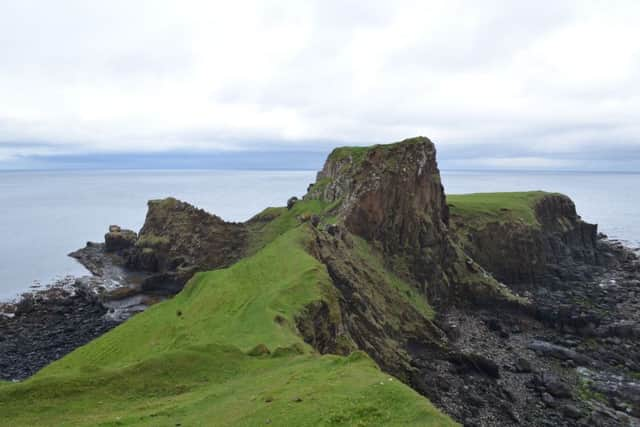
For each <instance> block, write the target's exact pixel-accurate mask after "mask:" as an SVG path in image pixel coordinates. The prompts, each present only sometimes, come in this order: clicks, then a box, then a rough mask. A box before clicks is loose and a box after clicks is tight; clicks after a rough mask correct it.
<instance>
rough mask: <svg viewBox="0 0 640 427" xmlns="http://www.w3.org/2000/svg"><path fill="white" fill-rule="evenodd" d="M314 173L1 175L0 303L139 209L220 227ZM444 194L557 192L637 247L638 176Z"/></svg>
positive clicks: (449, 174)
mask: <svg viewBox="0 0 640 427" xmlns="http://www.w3.org/2000/svg"><path fill="white" fill-rule="evenodd" d="M314 179H315V171H210V170H207V171H205V170H188V171H179V170H166V171H164V170H163V171H158V170H155V171H149V170H129V171H17V172H13V171H12V172H0V236H2V238H0V300H7V299H11V298H13V297H15V296H16V295H19V294H20V293H22V292H24V291H26V290H28V289H29V288H30V287H31V286H32V285H34V283H35V284H38V283H40V284H47V283H50V282H52V281H53V280H55V279H58V278H61V277H64V276H66V275H81V274H86V273H87V272H86V271H85V270H84V269H83V267H82V266H80V264H78V263H77V262H76V261H75V260H73V259H72V258H70V257H68V256H66V254H67V253H69V252H71V251H73V250H75V249H78V248H80V247H82V246H84V245H85V243H86V242H87V241H102V239H103V236H104V233H105V232H106V230H107V227H108V225H109V224H118V225H120V226H122V227H126V228H131V229H133V230H136V231H137V230H138V229H139V228H140V227H141V226H142V224H143V222H144V216H145V213H146V201H147V200H149V199H157V198H162V197H168V196H173V197H177V198H179V199H181V200H185V201H188V202H189V203H192V204H194V205H196V206H198V207H201V208H203V209H206V210H207V211H209V212H211V213H215V214H216V215H218V216H220V217H222V218H224V219H225V220H228V221H244V220H247V219H249V218H250V217H251V216H253V215H254V214H256V213H258V212H259V211H261V210H262V209H263V208H264V207H267V206H282V205H284V204H286V201H287V199H288V198H289V197H291V196H294V195H297V196H301V195H302V194H304V193H305V192H306V189H307V186H308V185H309V183H311V182H313V181H314ZM442 179H443V183H444V185H445V191H446V192H447V193H449V194H454V193H469V192H480V191H520V190H547V191H558V192H562V193H565V194H567V195H569V196H571V197H572V198H573V199H574V201H575V202H576V204H577V206H578V210H579V213H580V214H581V215H582V216H583V218H584V219H585V220H587V221H590V222H594V223H598V224H600V229H601V231H603V232H604V233H607V234H608V235H609V236H610V237H612V238H617V239H620V240H624V241H625V242H626V243H627V244H628V245H630V246H632V247H638V246H640V198H639V196H638V193H640V191H639V189H640V174H613V173H612V174H604V173H546V172H536V173H533V172H517V173H514V172H461V171H443V172H442Z"/></svg>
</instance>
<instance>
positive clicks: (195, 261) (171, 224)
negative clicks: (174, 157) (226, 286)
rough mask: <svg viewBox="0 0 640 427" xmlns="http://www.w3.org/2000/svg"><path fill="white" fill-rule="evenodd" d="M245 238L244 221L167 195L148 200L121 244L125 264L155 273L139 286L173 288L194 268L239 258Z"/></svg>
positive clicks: (200, 268) (218, 265) (175, 288)
mask: <svg viewBox="0 0 640 427" xmlns="http://www.w3.org/2000/svg"><path fill="white" fill-rule="evenodd" d="M246 244H247V231H246V229H245V226H244V224H238V223H229V222H225V221H224V220H222V219H221V218H219V217H217V216H215V215H211V214H209V213H207V212H205V211H204V210H202V209H198V208H196V207H194V206H192V205H190V204H188V203H184V202H181V201H179V200H176V199H173V198H168V199H163V200H152V201H149V203H148V211H147V216H146V219H145V223H144V226H143V227H142V229H141V230H140V233H139V235H138V238H137V240H134V241H132V242H131V245H130V246H129V247H128V248H120V249H124V250H123V251H122V252H123V256H124V257H125V259H126V265H127V267H128V268H129V269H132V270H140V271H146V272H150V273H154V274H153V275H152V276H151V277H149V278H148V279H146V281H145V283H143V289H144V290H149V291H153V290H168V291H169V292H177V291H179V290H180V289H181V288H182V286H183V285H184V284H185V283H186V281H187V280H188V279H189V278H191V276H192V275H193V274H194V273H195V272H197V271H206V270H211V269H215V268H221V267H227V266H229V265H231V264H232V263H234V262H235V261H237V260H239V259H240V258H241V257H242V256H243V255H244V251H245V247H246ZM156 288H158V289H156Z"/></svg>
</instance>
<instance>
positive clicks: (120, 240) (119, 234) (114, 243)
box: [104, 225, 138, 252]
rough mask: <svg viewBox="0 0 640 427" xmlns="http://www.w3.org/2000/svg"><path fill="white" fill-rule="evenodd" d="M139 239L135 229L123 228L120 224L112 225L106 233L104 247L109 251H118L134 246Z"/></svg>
mask: <svg viewBox="0 0 640 427" xmlns="http://www.w3.org/2000/svg"><path fill="white" fill-rule="evenodd" d="M136 240H138V235H137V234H136V232H135V231H131V230H123V229H121V228H120V226H118V225H110V226H109V232H108V233H107V234H105V235H104V249H105V251H107V252H116V251H119V250H122V249H128V248H131V247H133V245H135V244H136Z"/></svg>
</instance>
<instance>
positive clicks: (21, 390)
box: [0, 226, 454, 426]
mask: <svg viewBox="0 0 640 427" xmlns="http://www.w3.org/2000/svg"><path fill="white" fill-rule="evenodd" d="M309 238H310V232H309V229H308V228H307V226H299V227H294V228H293V229H291V230H289V231H288V232H285V233H283V234H282V235H280V236H279V237H277V238H275V240H273V242H271V243H269V244H268V245H266V246H265V247H264V248H263V249H262V250H260V251H259V252H257V253H256V254H255V255H254V256H251V257H249V258H245V259H243V260H241V261H240V262H238V263H236V264H234V265H233V266H231V267H229V268H226V269H221V270H215V271H210V272H206V273H199V274H197V275H196V276H195V277H194V278H193V279H192V280H191V281H190V282H189V284H188V285H187V287H186V288H185V290H183V291H182V292H181V293H180V294H178V295H177V296H176V297H175V298H173V299H171V300H167V301H165V302H163V303H160V304H158V305H155V306H153V307H151V308H150V309H148V310H147V311H145V312H144V313H141V314H139V315H136V316H135V317H133V318H132V319H130V320H129V321H127V322H126V323H124V324H122V325H120V326H119V327H117V328H116V329H114V330H112V331H111V332H109V333H107V334H105V335H103V336H102V337H100V338H98V339H97V340H95V341H93V342H92V343H90V344H88V345H86V346H84V347H81V348H79V349H77V350H76V351H74V352H73V353H71V354H69V355H68V356H66V357H64V358H63V359H61V360H59V361H57V362H54V363H53V364H51V365H50V366H48V367H46V368H45V369H43V370H42V371H40V372H39V373H38V374H36V375H35V376H34V377H32V378H31V379H29V380H27V381H24V382H22V383H18V384H6V383H0V414H2V418H1V421H0V424H4V425H11V426H23V425H24V426H27V425H56V426H58V425H69V426H73V425H103V426H117V425H152V426H165V425H166V426H175V425H177V424H181V425H183V426H197V425H203V426H231V425H233V426H260V425H267V424H271V425H276V426H294V425H295V426H316V425H318V426H366V425H372V426H373V425H376V426H377V425H397V426H401V425H402V426H405V425H416V426H418V425H437V426H441V425H442V426H446V425H454V423H453V422H452V421H451V420H450V419H449V418H447V417H446V416H444V415H442V414H441V413H440V412H439V411H438V410H437V409H436V408H434V407H433V406H432V405H431V404H430V403H429V402H428V400H426V399H424V398H423V397H421V396H419V395H418V394H417V393H415V392H414V391H413V390H411V389H410V388H409V387H407V386H406V385H404V384H402V383H401V382H400V381H397V380H395V379H393V378H391V377H389V376H388V375H386V374H384V373H383V372H381V371H380V370H379V369H378V368H377V366H376V365H375V363H373V362H372V361H371V360H370V359H369V358H368V357H367V356H366V355H364V354H362V353H359V352H356V353H354V354H352V355H351V356H349V357H340V356H320V355H318V354H317V353H315V352H313V350H312V349H311V348H310V347H309V346H308V345H306V344H304V342H303V341H302V339H301V338H300V337H299V336H298V334H297V333H296V329H295V322H294V319H295V316H296V315H297V314H298V313H299V312H300V311H301V310H302V309H303V307H304V306H305V305H306V304H308V303H311V302H312V301H317V300H325V301H327V302H328V303H329V304H332V305H335V302H333V301H334V300H333V299H332V292H333V288H332V285H331V282H330V278H329V276H328V273H327V272H326V269H325V268H324V266H323V265H322V264H320V263H319V262H318V261H317V260H316V259H315V258H313V257H311V256H310V255H309V254H308V253H307V252H306V251H305V247H306V245H307V242H308V239H309ZM276 317H277V318H278V321H277V322H276V321H275V318H276ZM259 344H263V345H265V346H266V347H267V348H269V349H270V350H271V352H272V353H271V355H264V356H259V357H252V356H249V355H248V354H247V353H249V352H250V350H251V349H253V348H254V347H255V346H257V345H259ZM278 349H279V350H278ZM283 349H296V350H290V351H283Z"/></svg>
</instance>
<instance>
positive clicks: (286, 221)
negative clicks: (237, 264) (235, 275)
mask: <svg viewBox="0 0 640 427" xmlns="http://www.w3.org/2000/svg"><path fill="white" fill-rule="evenodd" d="M332 208H333V206H332V205H330V204H328V203H327V202H324V201H322V200H315V199H312V200H299V201H298V202H297V203H296V204H295V205H293V207H292V208H291V209H287V208H285V207H282V208H267V209H265V210H264V211H262V212H260V213H259V214H257V215H256V216H254V217H253V218H252V219H251V220H250V221H249V227H250V230H251V233H250V236H251V237H250V239H249V249H248V253H249V254H253V253H255V252H256V251H258V250H259V249H261V248H263V247H264V246H265V245H267V244H268V243H270V242H272V241H273V240H274V239H276V238H277V237H278V236H281V235H282V234H284V233H286V232H287V231H289V230H291V229H293V228H294V227H296V226H298V225H299V224H300V218H301V217H304V218H306V219H309V218H310V217H311V215H314V214H315V215H322V214H324V213H325V212H327V211H329V210H331V209H332ZM261 221H268V222H266V223H261Z"/></svg>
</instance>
